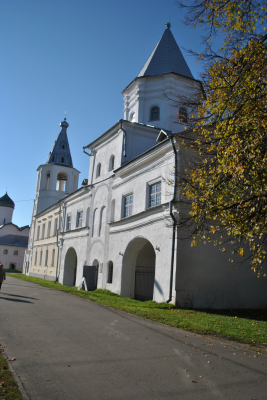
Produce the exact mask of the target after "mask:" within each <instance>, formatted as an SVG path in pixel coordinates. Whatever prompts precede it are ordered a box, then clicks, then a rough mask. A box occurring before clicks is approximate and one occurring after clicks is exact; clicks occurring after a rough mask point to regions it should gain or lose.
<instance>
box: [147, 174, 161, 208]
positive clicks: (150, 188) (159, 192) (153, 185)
mask: <svg viewBox="0 0 267 400" xmlns="http://www.w3.org/2000/svg"><path fill="white" fill-rule="evenodd" d="M159 184H160V191H158V190H157V189H158V185H159ZM148 186H149V188H148V192H149V199H148V208H153V207H157V206H160V205H161V204H162V201H161V198H162V181H157V182H153V183H151V184H149V185H148ZM154 187H155V192H154V193H152V190H153V188H154ZM157 194H160V203H157ZM152 196H155V204H153V205H152Z"/></svg>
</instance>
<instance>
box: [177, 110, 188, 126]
mask: <svg viewBox="0 0 267 400" xmlns="http://www.w3.org/2000/svg"><path fill="white" fill-rule="evenodd" d="M179 122H182V123H186V122H187V110H186V108H185V107H180V108H179Z"/></svg>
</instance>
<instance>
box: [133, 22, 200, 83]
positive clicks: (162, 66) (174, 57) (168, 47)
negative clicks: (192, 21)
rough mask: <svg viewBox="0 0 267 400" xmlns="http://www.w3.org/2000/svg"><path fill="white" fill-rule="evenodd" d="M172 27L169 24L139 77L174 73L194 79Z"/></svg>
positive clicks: (168, 23)
mask: <svg viewBox="0 0 267 400" xmlns="http://www.w3.org/2000/svg"><path fill="white" fill-rule="evenodd" d="M170 27H171V24H170V22H167V23H166V29H165V31H164V33H163V35H162V37H161V38H160V40H159V42H158V43H157V45H156V47H155V48H154V50H153V51H152V53H151V54H150V56H149V58H148V60H147V62H146V63H145V65H144V66H143V68H142V69H141V71H140V73H139V75H138V77H140V76H149V75H162V74H167V73H169V72H174V73H175V74H178V75H182V76H185V77H187V78H191V79H194V77H193V75H192V74H191V71H190V69H189V67H188V65H187V63H186V61H185V59H184V57H183V55H182V53H181V50H180V49H179V46H178V44H177V43H176V41H175V39H174V37H173V34H172V32H171V30H170Z"/></svg>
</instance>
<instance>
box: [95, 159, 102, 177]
mask: <svg viewBox="0 0 267 400" xmlns="http://www.w3.org/2000/svg"><path fill="white" fill-rule="evenodd" d="M100 176H101V163H100V162H99V163H98V164H97V167H96V174H95V177H96V178H99V177H100Z"/></svg>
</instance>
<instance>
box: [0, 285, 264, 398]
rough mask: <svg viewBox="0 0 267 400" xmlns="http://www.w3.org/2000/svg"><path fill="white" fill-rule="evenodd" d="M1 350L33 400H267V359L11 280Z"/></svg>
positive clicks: (0, 310)
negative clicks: (10, 360)
mask: <svg viewBox="0 0 267 400" xmlns="http://www.w3.org/2000/svg"><path fill="white" fill-rule="evenodd" d="M0 344H1V345H2V346H3V347H4V351H5V353H6V355H7V356H8V357H9V358H12V357H15V358H16V360H15V361H13V362H12V364H13V367H14V369H15V372H16V374H17V375H18V376H19V379H20V380H21V382H22V385H23V387H24V389H25V391H26V393H27V395H28V397H29V399H31V400H56V399H57V400H58V399H59V400H91V399H97V400H111V399H112V400H127V399H131V400H135V399H141V400H146V399H160V400H165V399H166V400H172V399H176V400H177V399H181V400H191V399H192V400H195V399H197V400H202V399H203V400H204V399H205V400H208V399H212V400H213V399H223V400H226V399H227V400H228V399H230V400H232V399H242V400H252V399H257V400H266V398H267V379H266V378H267V357H266V356H262V355H259V356H257V357H255V356H254V353H252V352H248V354H244V352H246V353H247V351H246V350H245V349H244V348H242V347H241V348H236V346H234V345H230V344H229V343H225V342H222V341H217V340H211V339H208V338H203V337H201V336H199V335H194V334H191V333H187V332H184V331H182V330H179V329H175V328H171V327H168V326H166V325H161V324H158V323H155V322H151V321H148V320H144V319H143V318H139V317H136V316H133V315H129V314H126V313H123V312H120V311H117V310H114V309H112V308H108V307H105V306H102V305H99V304H97V303H94V302H90V301H87V300H84V299H81V298H78V297H76V296H72V295H69V294H66V293H61V292H59V291H55V290H52V289H47V288H44V287H42V286H39V285H35V284H33V283H29V282H24V281H21V280H18V279H16V278H11V277H8V278H7V280H6V281H5V282H4V284H3V286H2V291H1V292H0Z"/></svg>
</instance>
